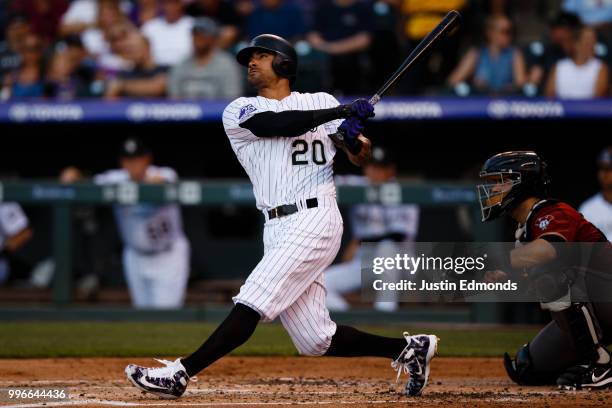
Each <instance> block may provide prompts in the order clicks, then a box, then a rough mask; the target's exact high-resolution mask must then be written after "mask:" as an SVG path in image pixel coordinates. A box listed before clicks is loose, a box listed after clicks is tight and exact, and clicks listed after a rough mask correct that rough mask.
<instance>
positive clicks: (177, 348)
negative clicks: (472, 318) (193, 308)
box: [0, 322, 536, 358]
mask: <svg viewBox="0 0 612 408" xmlns="http://www.w3.org/2000/svg"><path fill="white" fill-rule="evenodd" d="M215 327H216V325H215V324H211V323H132V322H104V323H100V322H95V323H87V322H78V323H75V322H69V323H64V322H15V323H12V322H11V323H6V322H3V323H0V358H9V357H18V358H28V357H100V356H109V357H123V356H180V355H186V354H188V353H189V352H191V351H193V350H194V349H195V348H196V347H198V346H199V345H200V344H201V343H202V341H203V340H204V339H206V338H207V337H208V335H210V333H211V332H212V331H213V330H214V328H215ZM360 328H362V329H364V330H368V331H371V332H374V333H377V334H381V335H386V336H394V337H396V336H400V335H401V332H402V330H404V329H405V327H398V326H384V327H382V326H381V327H377V326H362V327H360ZM410 330H411V332H412V333H413V334H417V333H422V332H427V333H429V332H431V333H435V334H437V335H438V337H440V338H441V340H442V341H441V343H440V348H439V353H440V355H441V356H454V357H458V356H470V357H477V356H481V357H489V356H499V355H501V354H502V353H503V352H504V351H509V352H514V351H515V350H516V349H517V348H518V347H519V346H520V345H521V344H524V343H526V342H527V341H528V340H529V339H530V338H531V337H533V335H534V334H535V333H536V332H535V330H532V329H517V328H503V329H499V328H496V329H480V328H478V329H438V328H436V329H428V328H426V327H410ZM233 354H234V355H251V356H255V355H259V356H262V355H269V356H291V355H296V354H297V353H296V351H295V348H294V347H293V345H292V343H291V339H290V338H289V337H288V335H287V334H286V332H285V330H284V329H283V327H282V326H280V325H276V324H272V325H260V326H259V327H258V328H257V330H256V332H255V334H254V335H253V337H252V338H251V339H250V340H249V341H248V342H247V343H246V344H245V345H244V346H242V347H240V348H239V349H237V350H236V351H235V352H234V353H233Z"/></svg>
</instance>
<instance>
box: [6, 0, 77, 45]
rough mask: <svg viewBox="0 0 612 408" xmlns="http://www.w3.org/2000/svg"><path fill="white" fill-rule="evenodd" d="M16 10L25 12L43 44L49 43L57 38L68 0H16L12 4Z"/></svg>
mask: <svg viewBox="0 0 612 408" xmlns="http://www.w3.org/2000/svg"><path fill="white" fill-rule="evenodd" d="M12 8H13V10H15V11H18V12H21V13H24V14H25V15H26V16H27V18H28V20H29V22H30V26H31V27H32V32H33V33H34V34H36V35H38V36H39V37H40V38H41V40H42V42H43V44H45V45H49V44H51V43H53V42H54V41H55V40H56V38H57V31H58V27H59V23H60V20H61V18H62V15H63V14H64V13H65V12H66V9H67V8H68V2H67V1H66V0H15V1H14V2H13V4H12Z"/></svg>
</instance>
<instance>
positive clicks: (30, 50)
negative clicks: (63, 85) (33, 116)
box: [0, 34, 44, 100]
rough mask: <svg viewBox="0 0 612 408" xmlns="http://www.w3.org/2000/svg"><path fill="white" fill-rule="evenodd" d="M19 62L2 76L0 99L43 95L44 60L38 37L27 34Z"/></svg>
mask: <svg viewBox="0 0 612 408" xmlns="http://www.w3.org/2000/svg"><path fill="white" fill-rule="evenodd" d="M20 59H21V64H20V66H19V68H17V69H15V70H13V71H12V72H11V73H9V74H7V75H6V76H5V77H4V84H3V88H2V92H0V95H1V97H0V99H2V100H6V99H9V98H10V99H19V98H34V97H40V96H43V92H44V60H43V49H42V43H41V41H40V38H39V37H38V36H36V35H34V34H28V36H27V37H26V38H25V40H24V43H23V47H22V48H21V50H20Z"/></svg>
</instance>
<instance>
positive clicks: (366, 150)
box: [342, 135, 372, 167]
mask: <svg viewBox="0 0 612 408" xmlns="http://www.w3.org/2000/svg"><path fill="white" fill-rule="evenodd" d="M357 140H358V141H359V142H361V148H360V149H359V152H357V153H351V152H350V151H349V149H348V148H347V147H346V145H343V146H342V150H344V152H345V153H346V155H347V156H348V158H349V160H350V161H351V163H353V164H354V165H355V166H357V167H361V166H363V165H364V164H366V163H367V162H368V161H369V160H370V158H371V157H372V142H371V141H370V139H368V138H367V137H365V136H364V135H359V136H357Z"/></svg>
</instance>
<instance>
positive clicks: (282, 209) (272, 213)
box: [268, 198, 319, 220]
mask: <svg viewBox="0 0 612 408" xmlns="http://www.w3.org/2000/svg"><path fill="white" fill-rule="evenodd" d="M318 206H319V200H317V199H316V198H309V199H308V200H306V208H316V207H318ZM296 212H298V206H297V204H285V205H279V206H278V207H276V208H273V209H271V210H268V219H270V220H273V219H275V218H281V217H286V216H287V215H291V214H295V213H296Z"/></svg>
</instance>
